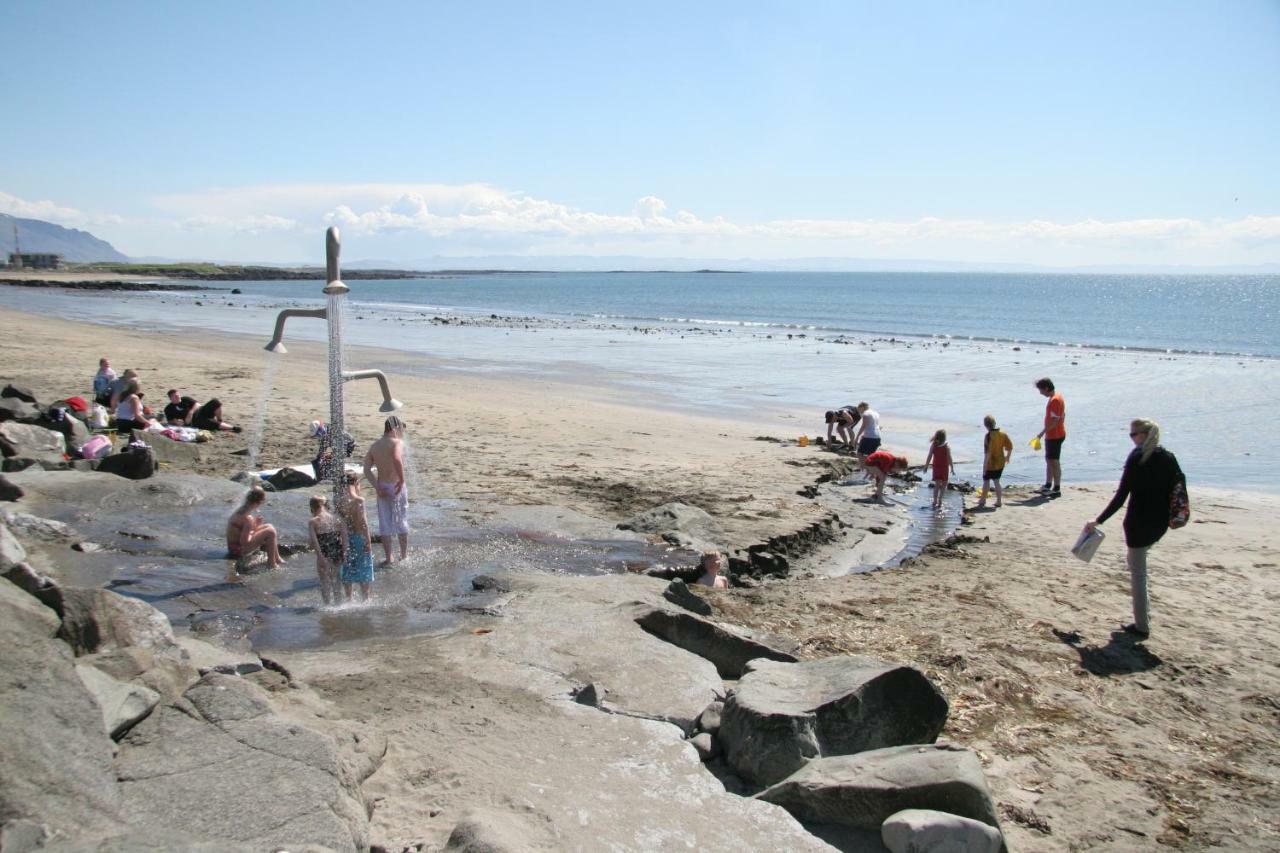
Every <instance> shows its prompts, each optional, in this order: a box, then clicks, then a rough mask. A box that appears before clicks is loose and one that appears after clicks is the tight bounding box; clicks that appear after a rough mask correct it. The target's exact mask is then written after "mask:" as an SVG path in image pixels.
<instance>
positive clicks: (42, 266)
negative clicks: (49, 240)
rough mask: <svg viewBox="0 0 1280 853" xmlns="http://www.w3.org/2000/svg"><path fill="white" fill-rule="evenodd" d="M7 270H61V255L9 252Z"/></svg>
mask: <svg viewBox="0 0 1280 853" xmlns="http://www.w3.org/2000/svg"><path fill="white" fill-rule="evenodd" d="M8 266H9V269H14V270H56V269H61V268H62V255H55V254H53V253H52V252H10V253H9V264H8Z"/></svg>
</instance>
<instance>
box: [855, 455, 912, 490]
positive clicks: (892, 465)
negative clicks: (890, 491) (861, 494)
mask: <svg viewBox="0 0 1280 853" xmlns="http://www.w3.org/2000/svg"><path fill="white" fill-rule="evenodd" d="M863 464H864V465H866V467H867V473H868V474H869V475H870V476H871V479H872V481H874V482H875V484H876V491H875V494H874V495H872V498H874V499H875V500H877V501H880V502H881V503H884V481H885V479H886V478H887V477H888V476H889V472H890V471H905V470H906V469H907V467H908V465H907V457H905V456H894V455H893V454H892V453H890V452H889V451H887V450H877V451H876V452H875V453H872V454H871V455H870V456H868V457H867V458H866V459H865V460H863Z"/></svg>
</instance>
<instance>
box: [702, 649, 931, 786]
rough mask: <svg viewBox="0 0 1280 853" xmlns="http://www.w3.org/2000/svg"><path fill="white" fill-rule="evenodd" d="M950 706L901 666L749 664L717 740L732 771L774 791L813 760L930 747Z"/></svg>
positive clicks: (841, 661) (833, 661)
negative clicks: (901, 747) (904, 746)
mask: <svg viewBox="0 0 1280 853" xmlns="http://www.w3.org/2000/svg"><path fill="white" fill-rule="evenodd" d="M946 719H947V700H946V699H944V698H943V696H942V694H941V693H940V692H939V691H938V689H937V688H936V687H934V685H933V683H932V682H931V681H929V679H927V678H925V677H924V676H923V675H922V674H921V673H920V672H919V671H917V670H915V669H912V668H911V667H906V666H894V665H892V664H886V663H882V662H881V661H878V660H874V659H872V658H865V657H856V656H852V655H848V656H840V657H832V658H825V659H823V660H816V661H805V662H804V663H792V664H787V663H776V662H774V661H771V660H759V659H758V660H754V661H752V662H751V663H750V664H748V665H747V672H746V674H745V675H744V676H743V677H742V679H741V680H740V681H739V682H738V686H737V689H736V690H735V691H734V692H733V693H732V694H730V696H729V698H728V699H727V700H726V702H725V707H724V714H723V717H722V719H721V723H720V732H719V738H720V740H721V743H722V745H723V746H724V750H725V754H726V756H727V760H728V762H729V765H730V766H731V767H733V768H734V769H735V770H736V771H737V772H738V773H739V774H741V775H742V776H744V777H745V778H747V779H750V780H753V781H755V782H757V783H759V784H762V785H771V784H773V783H774V782H777V781H779V780H781V779H783V778H785V777H787V776H788V775H790V774H791V773H793V772H795V771H796V770H798V769H799V768H800V767H801V766H803V765H804V763H805V762H806V761H808V760H810V759H814V758H819V757H822V756H831V755H847V754H850V753H856V752H862V751H864V750H870V749H880V748H882V747H889V746H898V745H901V744H920V743H930V742H932V741H933V740H935V739H936V738H937V736H938V733H939V732H940V731H942V726H943V724H944V723H945V722H946Z"/></svg>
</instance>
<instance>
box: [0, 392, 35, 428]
mask: <svg viewBox="0 0 1280 853" xmlns="http://www.w3.org/2000/svg"><path fill="white" fill-rule="evenodd" d="M38 417H40V407H39V406H37V405H35V404H34V403H28V402H27V401H26V400H19V399H18V398H17V397H5V398H4V399H0V423H4V422H6V421H29V420H35V419H36V418H38Z"/></svg>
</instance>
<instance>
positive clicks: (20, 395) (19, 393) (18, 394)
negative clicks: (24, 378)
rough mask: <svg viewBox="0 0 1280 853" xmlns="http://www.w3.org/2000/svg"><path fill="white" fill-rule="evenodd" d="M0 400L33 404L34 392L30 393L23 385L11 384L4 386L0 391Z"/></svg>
mask: <svg viewBox="0 0 1280 853" xmlns="http://www.w3.org/2000/svg"><path fill="white" fill-rule="evenodd" d="M0 398H2V399H6V400H11V399H12V400H22V401H23V402H24V403H31V404H33V405H34V404H35V402H36V392H35V391H32V390H31V389H30V388H28V387H27V386H25V385H14V384H13V383H12V382H10V383H8V384H7V385H5V386H4V389H3V390H0Z"/></svg>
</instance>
